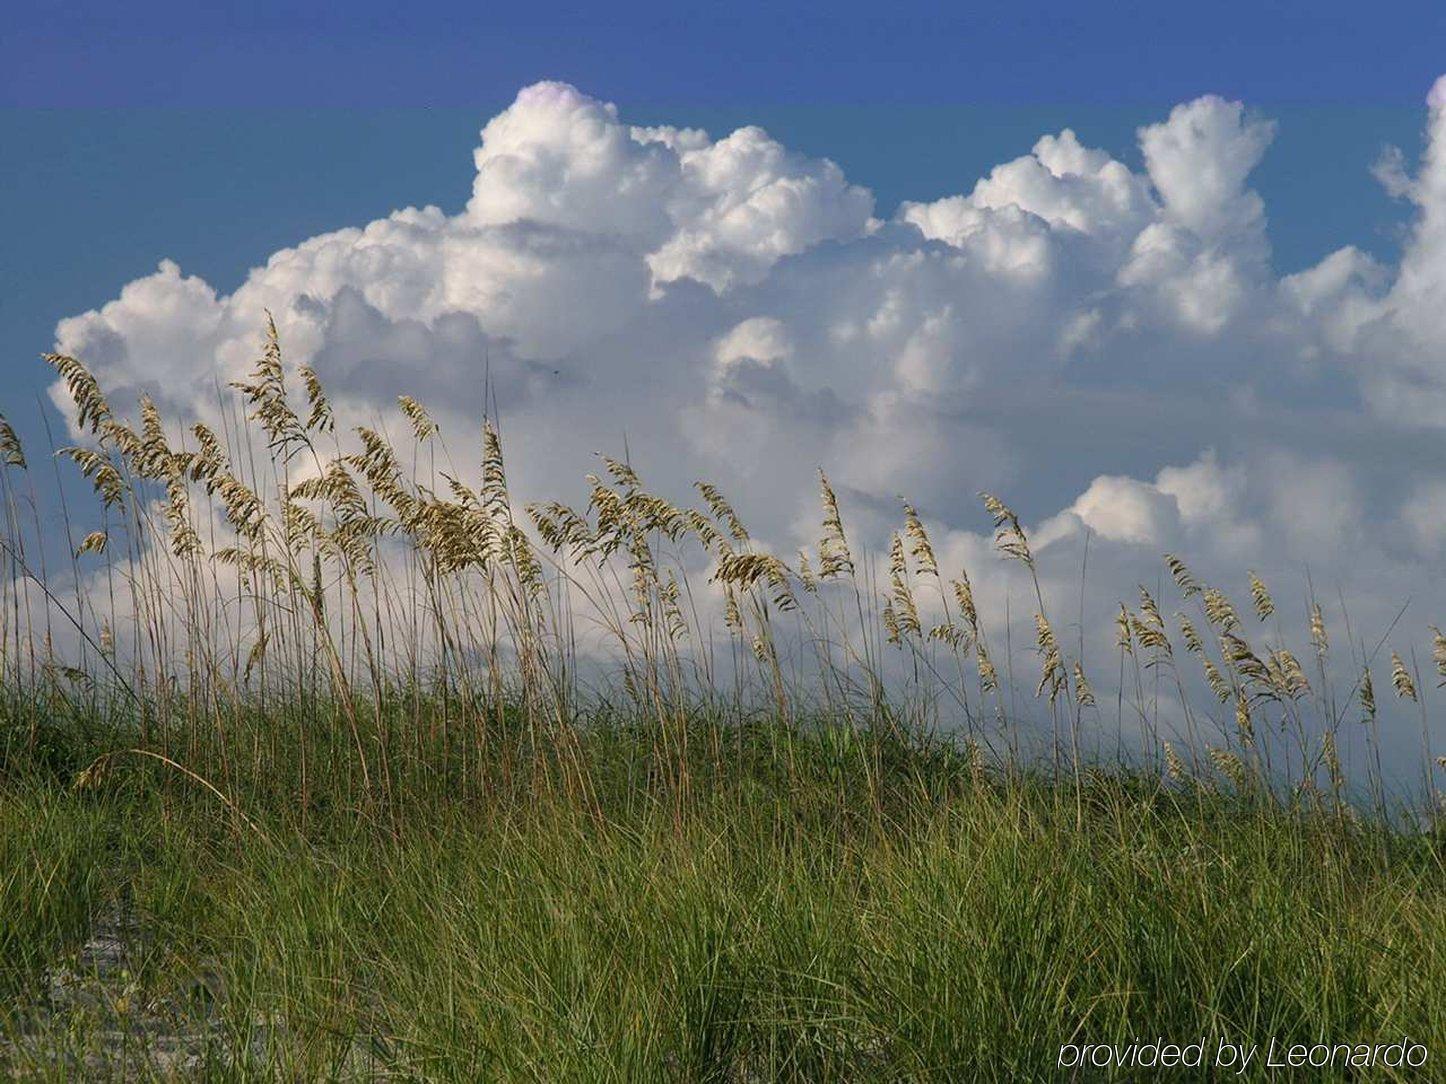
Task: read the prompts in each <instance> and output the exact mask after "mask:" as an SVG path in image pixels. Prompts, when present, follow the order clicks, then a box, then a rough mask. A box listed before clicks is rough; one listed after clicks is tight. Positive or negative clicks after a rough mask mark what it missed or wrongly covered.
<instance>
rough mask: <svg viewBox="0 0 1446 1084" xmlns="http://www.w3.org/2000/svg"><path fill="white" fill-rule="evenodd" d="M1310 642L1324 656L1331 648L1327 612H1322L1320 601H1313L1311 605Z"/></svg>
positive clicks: (1317, 652) (1318, 653)
mask: <svg viewBox="0 0 1446 1084" xmlns="http://www.w3.org/2000/svg"><path fill="white" fill-rule="evenodd" d="M1310 643H1311V646H1312V647H1314V648H1315V652H1316V654H1317V655H1319V656H1320V657H1322V658H1324V657H1325V655H1326V652H1328V651H1329V650H1330V639H1329V637H1327V636H1326V623H1325V614H1323V613H1322V612H1321V608H1320V603H1318V602H1312V603H1311V605H1310Z"/></svg>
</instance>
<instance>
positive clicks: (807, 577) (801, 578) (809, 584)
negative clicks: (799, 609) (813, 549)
mask: <svg viewBox="0 0 1446 1084" xmlns="http://www.w3.org/2000/svg"><path fill="white" fill-rule="evenodd" d="M798 582H799V583H801V584H803V589H804V590H805V591H817V590H818V580H817V579H816V578H815V577H814V574H813V565H812V564H811V563H810V562H809V559H808V552H807V551H806V550H799V551H798Z"/></svg>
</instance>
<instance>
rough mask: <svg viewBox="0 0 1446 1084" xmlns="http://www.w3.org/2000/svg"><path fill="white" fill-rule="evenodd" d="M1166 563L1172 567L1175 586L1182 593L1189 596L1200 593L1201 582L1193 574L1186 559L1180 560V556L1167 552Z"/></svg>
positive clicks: (1171, 573)
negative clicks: (1187, 565)
mask: <svg viewBox="0 0 1446 1084" xmlns="http://www.w3.org/2000/svg"><path fill="white" fill-rule="evenodd" d="M1165 564H1166V565H1167V566H1168V567H1169V569H1170V575H1171V576H1173V577H1174V578H1175V586H1176V587H1178V588H1179V589H1180V593H1181V594H1183V595H1184V596H1185V597H1186V598H1189V597H1190V596H1191V595H1198V594H1199V593H1200V584H1199V582H1198V581H1197V580H1196V579H1195V577H1194V576H1193V575H1191V573H1190V570H1189V569H1188V568H1187V567H1186V566H1185V562H1184V561H1182V560H1180V558H1178V557H1176V556H1175V555H1174V554H1173V553H1167V554H1165Z"/></svg>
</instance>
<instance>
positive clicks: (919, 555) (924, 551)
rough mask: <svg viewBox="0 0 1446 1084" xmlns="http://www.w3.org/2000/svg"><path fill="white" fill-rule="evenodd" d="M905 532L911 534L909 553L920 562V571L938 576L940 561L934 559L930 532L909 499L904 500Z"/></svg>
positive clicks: (923, 573)
mask: <svg viewBox="0 0 1446 1084" xmlns="http://www.w3.org/2000/svg"><path fill="white" fill-rule="evenodd" d="M904 533H905V534H907V535H908V536H909V553H910V554H912V555H913V558H914V560H915V561H917V562H918V565H919V573H920V574H921V575H928V576H934V577H935V578H937V577H938V575H939V563H938V561H936V560H935V559H934V547H933V545H932V544H931V543H930V541H929V533H928V532H927V531H926V530H924V524H923V522H922V521H920V519H919V515H918V513H917V512H915V511H914V506H913V505H911V504H910V503H909V502H908V501H904Z"/></svg>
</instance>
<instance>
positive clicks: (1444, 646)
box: [1429, 625, 1446, 689]
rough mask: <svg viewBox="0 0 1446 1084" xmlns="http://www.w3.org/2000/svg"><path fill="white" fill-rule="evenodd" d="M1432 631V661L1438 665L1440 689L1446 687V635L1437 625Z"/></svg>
mask: <svg viewBox="0 0 1446 1084" xmlns="http://www.w3.org/2000/svg"><path fill="white" fill-rule="evenodd" d="M1429 627H1430V629H1431V660H1432V661H1433V662H1434V663H1435V664H1436V674H1437V676H1439V677H1440V678H1441V681H1440V682H1439V683H1438V684H1437V686H1436V687H1437V688H1438V689H1439V688H1440V687H1441V686H1442V685H1446V634H1443V633H1442V632H1441V630H1440V629H1438V628H1437V627H1436V626H1435V625H1431V626H1429Z"/></svg>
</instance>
